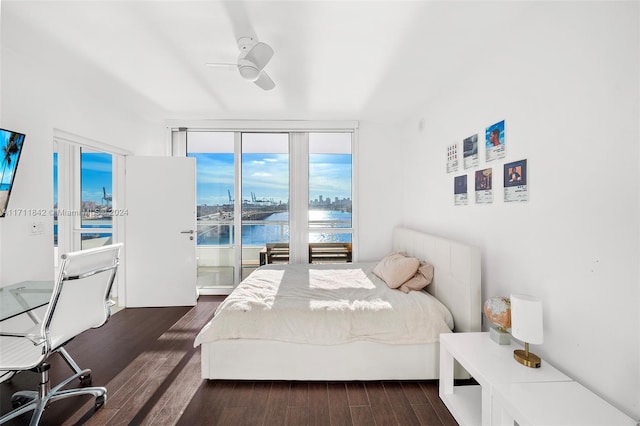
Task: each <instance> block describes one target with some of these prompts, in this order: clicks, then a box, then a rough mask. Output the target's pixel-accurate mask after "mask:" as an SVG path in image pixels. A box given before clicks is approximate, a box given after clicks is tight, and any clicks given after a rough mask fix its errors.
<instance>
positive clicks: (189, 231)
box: [180, 229, 196, 234]
mask: <svg viewBox="0 0 640 426" xmlns="http://www.w3.org/2000/svg"><path fill="white" fill-rule="evenodd" d="M194 232H196V231H194V230H193V229H189V230H188V231H180V233H181V234H193V233H194Z"/></svg>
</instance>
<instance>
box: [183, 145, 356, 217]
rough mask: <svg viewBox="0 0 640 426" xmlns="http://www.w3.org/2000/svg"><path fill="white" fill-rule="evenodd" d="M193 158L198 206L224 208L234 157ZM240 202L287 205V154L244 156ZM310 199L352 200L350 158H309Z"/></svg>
mask: <svg viewBox="0 0 640 426" xmlns="http://www.w3.org/2000/svg"><path fill="white" fill-rule="evenodd" d="M189 156H191V157H194V158H196V173H197V197H198V198H197V203H198V205H200V204H207V205H216V204H227V203H228V202H229V196H228V193H227V191H231V194H232V196H233V192H234V187H233V176H234V165H233V154H220V153H216V154H211V153H206V154H198V153H191V154H189ZM242 159H243V161H242V178H243V179H242V182H243V187H242V192H243V198H244V199H247V200H250V199H251V193H252V192H253V193H255V195H256V197H257V198H258V199H265V200H273V201H275V202H283V203H284V202H287V201H288V199H289V156H288V155H287V154H243V157H242ZM309 175H310V179H309V184H310V188H311V189H310V191H309V198H310V199H311V200H313V199H316V198H318V197H319V195H322V196H323V197H324V198H327V197H331V199H333V198H334V197H338V198H340V199H342V198H351V154H311V155H310V156H309Z"/></svg>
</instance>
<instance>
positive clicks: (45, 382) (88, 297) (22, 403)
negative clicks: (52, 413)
mask: <svg viewBox="0 0 640 426" xmlns="http://www.w3.org/2000/svg"><path fill="white" fill-rule="evenodd" d="M122 246H123V245H122V244H111V245H107V246H103V247H98V248H95V249H89V250H83V251H77V252H73V253H67V254H63V255H62V256H61V259H62V262H61V265H60V272H59V274H58V278H57V280H56V282H55V284H54V286H53V293H52V294H51V299H50V302H49V304H48V306H47V310H46V313H45V315H44V318H43V320H42V322H41V323H39V324H37V325H36V326H34V327H33V328H32V329H31V330H29V331H28V332H27V333H22V334H17V333H4V332H3V333H0V373H2V372H3V371H25V370H30V371H33V372H36V373H38V374H40V385H39V389H38V391H19V392H16V393H15V394H13V396H12V397H11V403H12V405H13V407H14V410H13V411H11V412H9V413H7V414H5V415H4V416H2V417H1V418H0V424H1V423H5V422H7V421H8V420H11V419H13V418H15V417H17V416H19V415H22V414H24V413H27V412H29V411H31V410H33V411H34V412H33V415H32V417H31V423H30V424H31V425H37V424H38V422H39V421H40V418H41V416H42V413H43V411H44V410H45V408H46V407H47V406H48V405H49V404H50V403H51V402H53V401H55V400H58V399H63V398H68V397H71V396H76V395H93V396H95V398H96V399H95V408H96V409H98V408H100V407H101V406H102V405H103V404H104V403H105V401H106V400H107V389H106V388H104V387H81V388H76V389H62V388H63V387H64V386H66V385H68V384H69V383H71V382H72V381H73V380H76V379H82V378H83V377H90V375H91V370H89V369H84V370H80V369H79V368H77V367H76V368H74V370H75V371H76V374H74V375H72V376H71V377H69V378H67V379H66V380H64V381H62V382H61V383H60V384H58V385H57V386H55V387H53V388H51V386H50V383H49V368H50V364H49V363H48V359H49V357H50V356H51V354H53V353H55V352H57V351H60V350H61V349H62V347H63V345H65V344H66V343H67V342H68V341H70V340H71V339H73V338H74V337H75V336H77V335H79V334H80V333H82V332H83V331H86V330H88V329H90V328H97V327H100V326H102V325H103V324H104V323H105V322H107V320H108V319H109V316H110V314H111V305H112V304H111V303H110V301H109V294H110V292H111V287H112V285H113V281H114V279H115V275H116V271H117V268H118V263H119V256H120V249H121V248H122ZM64 354H66V353H65V352H63V353H62V355H63V357H64ZM65 360H66V359H65ZM67 362H68V360H67ZM81 381H82V380H81Z"/></svg>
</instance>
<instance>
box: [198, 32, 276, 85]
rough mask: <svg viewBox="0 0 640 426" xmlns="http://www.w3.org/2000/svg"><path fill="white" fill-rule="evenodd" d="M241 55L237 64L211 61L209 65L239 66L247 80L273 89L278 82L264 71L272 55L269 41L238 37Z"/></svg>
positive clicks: (241, 74) (239, 70) (241, 73)
mask: <svg viewBox="0 0 640 426" xmlns="http://www.w3.org/2000/svg"><path fill="white" fill-rule="evenodd" d="M238 48H239V49H240V55H239V56H238V63H237V64H230V63H220V62H209V63H207V66H208V67H237V68H238V72H240V76H242V78H244V79H245V80H249V81H253V82H254V83H255V84H256V86H258V87H260V88H261V89H263V90H271V89H273V88H274V87H276V84H275V83H274V82H273V80H271V77H269V75H267V73H266V72H265V71H264V67H265V66H267V64H268V63H269V61H270V60H271V57H273V49H272V48H271V46H269V45H268V44H267V43H262V42H259V41H258V40H256V39H254V38H253V37H241V38H239V39H238Z"/></svg>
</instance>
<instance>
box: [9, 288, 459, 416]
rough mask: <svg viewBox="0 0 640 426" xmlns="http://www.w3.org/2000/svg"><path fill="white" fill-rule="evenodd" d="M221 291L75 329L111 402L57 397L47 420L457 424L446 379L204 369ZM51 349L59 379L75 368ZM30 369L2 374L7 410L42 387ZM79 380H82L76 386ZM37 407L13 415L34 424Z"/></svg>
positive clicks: (54, 378) (82, 353)
mask: <svg viewBox="0 0 640 426" xmlns="http://www.w3.org/2000/svg"><path fill="white" fill-rule="evenodd" d="M221 300H222V297H218V296H203V297H200V299H199V301H198V304H197V306H196V307H194V308H186V307H177V308H138V309H125V310H123V311H120V312H118V313H116V314H115V315H113V316H112V317H111V319H110V321H109V322H108V323H107V324H106V325H105V326H104V327H102V328H99V329H96V330H90V331H88V332H85V333H84V334H82V335H80V336H78V337H77V338H75V339H74V340H73V341H72V342H70V343H69V344H68V345H67V350H68V351H69V353H70V354H71V356H72V357H73V358H74V359H75V360H76V361H77V362H78V364H79V365H80V366H81V367H85V368H86V367H89V368H91V369H92V370H93V374H92V376H93V385H94V386H106V387H107V390H108V398H107V402H106V404H105V405H104V406H103V407H102V408H101V409H99V410H98V411H95V410H94V408H93V404H94V401H93V398H91V397H73V398H68V399H65V400H61V401H56V402H55V403H53V404H51V405H50V406H49V407H48V408H47V410H46V411H45V414H44V416H43V418H42V422H41V424H42V425H75V424H88V425H121V424H122V425H125V424H126V425H145V424H146V425H173V424H178V425H403V426H404V425H456V422H455V420H454V419H453V417H451V415H450V414H449V412H448V411H447V409H446V408H445V406H444V404H443V403H442V402H441V401H440V399H439V397H438V382H437V381H403V382H395V381H385V382H284V381H272V382H268V381H256V382H250V381H221V380H216V381H207V380H202V379H201V378H200V349H199V348H194V347H193V341H194V338H195V335H196V334H197V333H198V331H199V330H200V328H201V327H202V326H203V325H204V324H206V323H207V321H208V320H209V319H210V318H211V316H212V315H213V312H214V310H215V308H216V306H217V305H218V304H219V303H220V301H221ZM53 358H54V359H52V363H51V364H52V368H51V373H50V374H51V382H52V383H53V384H55V383H57V382H59V381H60V380H62V379H64V378H65V377H66V376H69V374H70V370H69V368H68V367H67V366H66V364H64V363H63V361H62V360H61V359H59V358H58V357H57V356H55V357H53ZM37 383H38V376H37V375H36V374H35V373H30V372H24V373H20V374H18V375H17V376H15V377H14V378H13V379H12V380H11V382H9V383H3V384H0V411H1V412H2V414H4V413H6V412H8V411H10V410H11V402H10V400H11V395H12V394H13V392H15V391H17V390H21V389H37ZM77 385H79V383H75V384H73V386H77ZM29 418H30V414H28V415H24V416H22V417H20V418H18V419H15V420H14V421H13V422H9V423H7V424H9V425H24V424H28V421H29Z"/></svg>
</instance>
